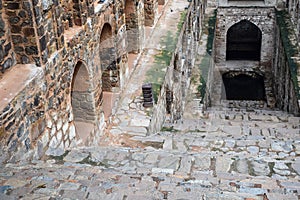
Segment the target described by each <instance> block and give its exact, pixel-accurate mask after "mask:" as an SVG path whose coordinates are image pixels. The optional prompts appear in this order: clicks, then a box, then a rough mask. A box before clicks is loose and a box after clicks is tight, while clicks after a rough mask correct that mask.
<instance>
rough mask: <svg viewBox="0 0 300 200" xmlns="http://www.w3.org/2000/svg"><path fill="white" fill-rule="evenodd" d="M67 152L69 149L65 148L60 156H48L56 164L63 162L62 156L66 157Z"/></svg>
mask: <svg viewBox="0 0 300 200" xmlns="http://www.w3.org/2000/svg"><path fill="white" fill-rule="evenodd" d="M69 152H70V151H69V150H67V151H66V152H65V153H64V154H62V155H60V156H49V157H50V159H54V160H55V162H56V163H57V164H63V163H64V157H66V156H67V155H68V153H69Z"/></svg>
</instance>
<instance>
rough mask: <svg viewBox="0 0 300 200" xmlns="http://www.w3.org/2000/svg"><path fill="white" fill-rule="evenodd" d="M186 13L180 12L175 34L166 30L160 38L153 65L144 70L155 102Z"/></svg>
mask: <svg viewBox="0 0 300 200" xmlns="http://www.w3.org/2000/svg"><path fill="white" fill-rule="evenodd" d="M186 15H187V11H184V12H182V13H181V17H180V20H179V22H178V24H177V32H176V33H175V34H173V33H172V32H171V31H168V32H167V34H166V36H165V37H163V38H161V40H160V45H161V46H162V49H161V51H160V52H159V53H158V54H157V55H155V57H154V59H155V60H154V65H153V66H152V67H151V69H150V70H148V71H147V72H146V82H147V83H152V92H153V98H154V102H155V103H157V100H158V96H159V94H160V90H161V85H162V84H163V82H164V77H165V74H166V68H167V67H168V66H169V65H170V62H171V59H172V56H173V53H174V51H175V49H176V44H177V41H178V36H179V33H180V31H181V29H182V27H183V24H184V21H185V19H186Z"/></svg>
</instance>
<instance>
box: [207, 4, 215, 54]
mask: <svg viewBox="0 0 300 200" xmlns="http://www.w3.org/2000/svg"><path fill="white" fill-rule="evenodd" d="M216 19H217V10H215V11H214V15H213V16H211V17H210V18H209V19H208V37H207V44H206V51H207V53H208V54H209V55H211V53H212V50H213V45H214V44H213V43H214V38H215V27H216Z"/></svg>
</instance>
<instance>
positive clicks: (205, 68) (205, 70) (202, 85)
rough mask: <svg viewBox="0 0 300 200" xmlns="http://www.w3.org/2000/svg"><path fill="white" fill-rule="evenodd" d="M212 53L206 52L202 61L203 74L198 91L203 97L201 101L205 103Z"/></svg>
mask: <svg viewBox="0 0 300 200" xmlns="http://www.w3.org/2000/svg"><path fill="white" fill-rule="evenodd" d="M210 59H211V57H210V55H208V54H206V55H205V56H204V57H203V58H202V60H201V63H200V66H199V68H200V70H201V75H200V80H199V81H200V84H199V85H198V87H197V91H198V93H199V94H200V97H201V103H203V99H204V96H205V94H206V83H207V79H208V71H209V67H210V63H209V62H210Z"/></svg>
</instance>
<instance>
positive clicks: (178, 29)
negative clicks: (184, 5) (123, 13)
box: [177, 10, 187, 34]
mask: <svg viewBox="0 0 300 200" xmlns="http://www.w3.org/2000/svg"><path fill="white" fill-rule="evenodd" d="M186 15H187V11H186V10H185V11H184V12H182V13H180V21H179V23H178V24H177V34H179V33H180V31H181V29H182V26H183V24H184V21H185V19H186Z"/></svg>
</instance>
